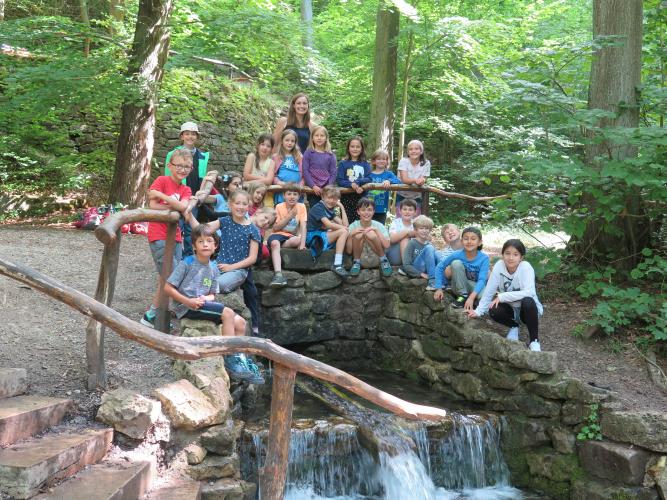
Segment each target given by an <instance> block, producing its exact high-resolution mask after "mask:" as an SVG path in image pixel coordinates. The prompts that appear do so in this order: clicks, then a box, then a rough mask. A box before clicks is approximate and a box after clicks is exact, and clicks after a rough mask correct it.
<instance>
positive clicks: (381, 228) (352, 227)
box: [349, 220, 389, 238]
mask: <svg viewBox="0 0 667 500" xmlns="http://www.w3.org/2000/svg"><path fill="white" fill-rule="evenodd" d="M359 227H362V225H361V221H359V220H355V221H354V222H353V223H352V224H350V227H349V232H352V231H354V230H355V229H357V228H359ZM371 227H374V228H375V229H377V230H378V231H380V232H381V233H382V235H383V236H384V237H385V238H389V233H388V232H387V228H386V227H384V224H380V223H379V222H378V221H376V220H372V221H371Z"/></svg>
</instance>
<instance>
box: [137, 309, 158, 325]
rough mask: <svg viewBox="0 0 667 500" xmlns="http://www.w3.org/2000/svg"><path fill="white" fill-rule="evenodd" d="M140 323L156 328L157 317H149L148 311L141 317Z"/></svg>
mask: <svg viewBox="0 0 667 500" xmlns="http://www.w3.org/2000/svg"><path fill="white" fill-rule="evenodd" d="M139 323H141V324H142V325H144V326H147V327H148V328H155V315H153V316H152V317H151V316H149V315H148V311H146V312H145V313H144V315H143V316H142V317H141V320H139Z"/></svg>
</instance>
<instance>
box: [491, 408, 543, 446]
mask: <svg viewBox="0 0 667 500" xmlns="http://www.w3.org/2000/svg"><path fill="white" fill-rule="evenodd" d="M548 443H549V437H548V436H547V432H546V425H545V423H544V421H543V420H542V419H528V418H526V417H523V416H521V415H515V416H511V417H509V418H508V419H507V431H506V432H503V435H502V444H503V448H505V449H506V450H510V451H512V452H513V451H514V450H522V449H525V448H535V447H537V446H544V445H547V444H548Z"/></svg>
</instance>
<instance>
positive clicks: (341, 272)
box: [331, 265, 350, 279]
mask: <svg viewBox="0 0 667 500" xmlns="http://www.w3.org/2000/svg"><path fill="white" fill-rule="evenodd" d="M331 270H332V271H333V272H334V273H336V274H337V275H338V276H340V277H341V278H343V279H345V278H349V277H350V275H349V274H348V272H347V271H346V270H345V268H344V267H343V266H342V265H338V266H336V265H333V266H331Z"/></svg>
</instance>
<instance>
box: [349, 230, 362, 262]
mask: <svg viewBox="0 0 667 500" xmlns="http://www.w3.org/2000/svg"><path fill="white" fill-rule="evenodd" d="M350 239H351V240H352V244H351V245H349V243H348V246H352V257H354V258H355V259H360V258H361V252H362V250H363V248H364V240H365V238H364V235H363V234H362V233H357V234H355V235H354V236H353V237H352V238H348V242H349V241H350ZM348 253H350V252H349V251H348Z"/></svg>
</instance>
